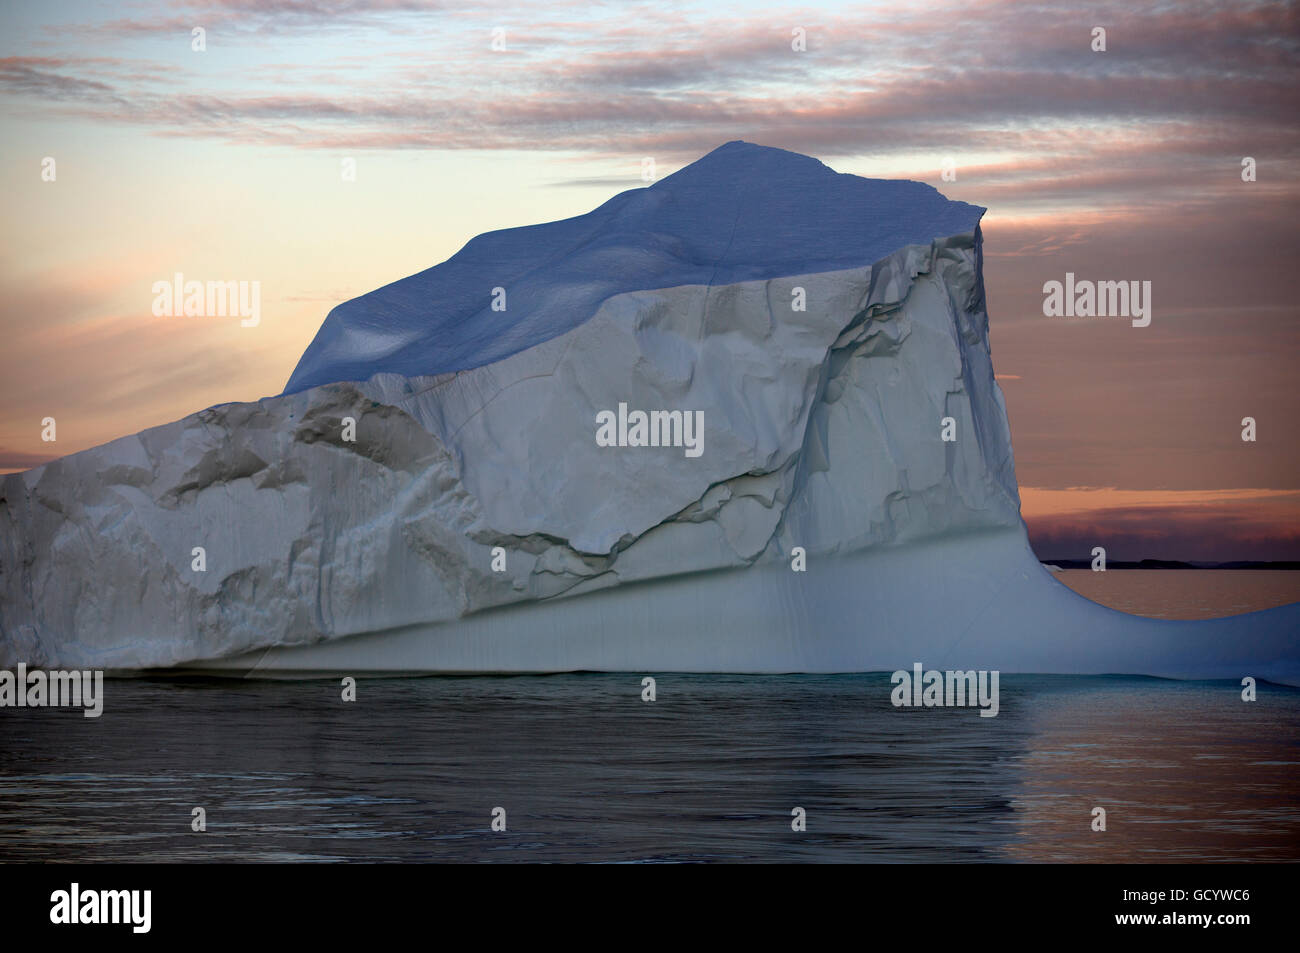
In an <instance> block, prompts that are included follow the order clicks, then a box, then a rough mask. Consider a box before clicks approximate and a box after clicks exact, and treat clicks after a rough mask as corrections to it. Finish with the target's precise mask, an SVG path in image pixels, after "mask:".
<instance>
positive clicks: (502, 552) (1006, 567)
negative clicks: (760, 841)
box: [0, 142, 1300, 683]
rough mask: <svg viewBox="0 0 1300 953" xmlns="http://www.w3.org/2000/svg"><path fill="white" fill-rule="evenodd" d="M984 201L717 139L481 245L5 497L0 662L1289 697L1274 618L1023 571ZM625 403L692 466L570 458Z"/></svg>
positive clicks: (665, 451) (16, 480) (604, 451)
mask: <svg viewBox="0 0 1300 953" xmlns="http://www.w3.org/2000/svg"><path fill="white" fill-rule="evenodd" d="M982 212H983V210H982V209H980V208H977V207H975V206H971V205H966V204H964V203H960V202H951V201H948V200H947V199H945V198H944V197H943V196H942V195H940V194H939V193H938V192H937V191H935V190H934V189H932V188H930V187H929V186H926V185H922V184H919V183H915V182H894V181H881V180H872V179H863V178H860V177H857V176H851V175H840V174H837V173H835V172H833V171H831V170H830V169H828V168H827V167H825V166H824V165H822V164H821V163H819V162H817V161H816V160H814V159H810V158H808V157H806V156H800V155H797V154H794V153H790V152H783V151H781V150H776V149H767V148H763V147H759V146H754V145H749V144H746V143H739V142H734V143H728V144H727V145H725V146H723V147H721V148H719V149H717V150H715V151H714V152H712V153H710V154H709V155H707V156H705V157H704V158H703V159H701V160H699V161H698V162H696V163H694V164H692V165H690V166H687V167H686V168H685V169H683V170H682V171H680V172H678V173H676V174H675V175H672V176H669V177H667V178H665V179H663V180H662V181H660V182H657V183H655V184H654V185H652V186H650V187H648V188H644V189H634V190H632V191H629V192H625V193H623V194H621V195H619V196H616V197H615V198H613V199H611V200H610V201H609V202H606V203H605V204H604V205H602V206H601V207H600V208H598V209H596V210H595V211H593V212H591V213H589V214H587V215H584V216H579V217H578V218H573V219H568V220H565V221H562V222H555V223H550V224H547V225H537V226H531V227H527V228H518V229H510V230H506V231H502V232H494V233H489V234H487V235H482V236H479V237H478V238H476V239H474V240H473V241H471V242H470V243H469V244H468V245H466V246H465V248H464V249H462V250H461V251H460V252H459V253H458V254H457V255H455V256H453V257H452V258H451V259H450V260H448V261H447V262H445V263H443V264H441V265H438V266H436V267H434V268H431V269H429V270H428V271H425V272H421V273H420V274H417V275H413V276H411V277H409V278H406V279H403V280H402V281H398V282H395V283H394V284H392V285H388V286H387V287H384V288H381V289H379V290H377V291H374V292H371V293H370V294H367V295H363V296H362V297H360V298H356V299H354V300H352V301H349V302H346V303H345V304H342V305H340V306H339V307H337V308H335V309H334V310H333V311H332V312H331V313H330V315H329V316H328V317H327V319H326V320H325V322H324V324H323V325H322V327H321V330H320V332H319V333H318V335H317V337H316V339H315V340H314V341H313V342H312V343H311V345H310V347H308V349H307V351H306V352H305V353H304V355H303V357H302V359H301V361H300V362H299V364H298V366H297V368H296V369H295V371H294V372H293V375H292V377H291V378H290V380H289V382H288V385H287V386H286V388H285V392H284V394H282V395H280V396H278V397H271V398H266V399H264V400H261V401H258V402H256V403H248V404H244V403H234V404H224V405H220V406H217V407H213V408H210V409H208V410H205V411H202V412H200V413H198V414H194V415H191V416H190V417H187V418H185V419H183V420H181V421H177V422H176V423H173V424H169V425H166V426H163V427H158V428H154V429H151V430H147V431H144V432H143V433H140V434H138V435H135V436H131V437H126V438H123V439H121V440H116V441H114V442H112V443H110V444H106V445H105V446H103V447H98V448H95V449H92V450H88V451H85V452H83V453H79V454H75V455H73V456H70V457H66V458H64V459H62V460H58V461H55V462H53V463H50V464H48V465H46V466H44V467H39V468H37V469H35V470H31V471H28V472H26V473H22V474H15V475H11V476H9V477H5V478H4V480H3V483H2V484H0V663H3V664H14V663H16V662H18V661H25V662H27V663H28V664H33V665H48V666H51V667H54V666H59V667H72V666H78V667H83V666H98V667H108V668H121V669H138V668H149V667H171V666H180V667H185V668H201V667H210V668H213V669H215V670H221V671H229V672H250V671H252V672H256V673H265V674H273V673H293V672H303V673H307V672H336V671H347V672H364V671H379V672H383V671H391V672H418V671H561V670H578V669H594V670H615V671H622V670H631V671H737V672H800V671H818V672H828V671H831V672H833V671H866V670H881V669H883V670H893V669H896V668H907V667H909V666H910V665H911V664H912V663H913V662H914V661H918V660H919V661H922V662H924V663H925V665H926V666H927V667H934V668H941V669H942V668H963V669H970V668H975V669H999V670H1001V671H1006V672H1058V673H1100V672H1124V673H1140V674H1150V675H1168V676H1176V677H1232V678H1239V677H1242V676H1245V675H1251V676H1254V677H1256V678H1267V679H1273V680H1276V681H1284V682H1291V683H1298V682H1300V664H1297V658H1298V656H1300V652H1298V651H1297V648H1296V646H1295V637H1294V633H1295V632H1296V631H1298V630H1300V605H1293V606H1287V607H1283V608H1281V609H1274V610H1270V611H1267V612H1260V613H1252V614H1249V615H1245V616H1236V617H1232V618H1229V619H1220V620H1211V621H1205V622H1179V623H1174V622H1162V621H1156V620H1149V619H1139V618H1136V617H1132V616H1127V615H1124V614H1122V613H1118V612H1114V611H1112V610H1109V609H1105V608H1102V607H1100V606H1097V605H1094V604H1093V603H1091V602H1088V601H1087V600H1085V599H1082V598H1081V597H1079V596H1077V595H1075V594H1074V593H1073V592H1071V591H1070V590H1068V589H1067V588H1066V587H1064V586H1062V585H1060V584H1059V583H1057V582H1056V581H1055V580H1053V579H1052V578H1051V575H1050V573H1049V572H1048V571H1047V570H1045V569H1044V568H1043V567H1042V566H1041V565H1040V564H1039V563H1038V562H1037V560H1036V559H1035V558H1034V556H1033V554H1032V553H1031V551H1030V549H1029V546H1028V542H1027V538H1026V535H1025V530H1024V525H1023V523H1022V522H1021V519H1020V516H1019V498H1018V495H1017V489H1016V481H1015V472H1014V466H1013V460H1012V453H1011V440H1010V432H1009V429H1008V424H1007V417H1006V411H1005V407H1004V405H1003V401H1002V396H1001V393H1000V391H999V389H998V387H997V384H996V383H995V382H994V378H993V367H992V364H991V361H990V354H989V341H988V317H987V313H986V310H985V304H984V292H983V282H982V274H981V264H982V263H981V236H980V230H979V224H978V223H979V218H980V215H981V214H982ZM494 301H496V302H498V304H500V303H504V309H503V310H495V309H494V308H493V302H494ZM796 302H804V303H805V305H806V307H805V309H804V310H800V309H799V308H798V307H797V306H796ZM620 404H625V405H626V407H627V408H633V409H643V410H664V411H683V412H694V411H702V412H703V417H702V419H703V432H702V444H701V449H702V452H700V453H699V455H698V456H695V455H691V454H688V453H685V452H684V451H683V448H682V447H680V446H670V447H669V446H666V447H609V446H600V445H598V443H597V440H596V432H597V414H599V413H600V412H601V411H604V410H610V411H616V410H617V409H618V407H619V405H620ZM349 417H350V418H352V419H353V420H355V422H356V425H355V440H347V439H345V427H344V420H345V418H349ZM944 418H952V424H951V427H952V428H955V429H954V432H955V436H956V439H955V440H952V441H945V440H943V439H941V431H942V429H943V424H942V421H943V419H944ZM200 546H201V547H203V548H204V550H205V558H206V572H196V571H194V570H193V568H192V562H193V558H194V557H193V549H194V547H200ZM494 551H495V552H497V553H498V556H497V559H496V560H495V561H496V566H497V568H501V562H502V556H503V558H504V571H500V572H498V571H494V567H493V564H494ZM800 551H801V552H802V553H803V559H804V560H805V561H806V571H802V572H796V571H794V569H793V568H792V563H793V562H794V561H795V559H796V555H797V553H798V552H800Z"/></svg>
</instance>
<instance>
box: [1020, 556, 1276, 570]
mask: <svg viewBox="0 0 1300 953" xmlns="http://www.w3.org/2000/svg"><path fill="white" fill-rule="evenodd" d="M1039 562H1041V563H1042V564H1043V565H1044V566H1048V565H1050V566H1055V567H1056V568H1058V569H1091V568H1092V560H1091V559H1039ZM1106 569H1107V570H1111V569H1293V570H1294V569H1300V560H1295V559H1282V560H1274V561H1272V562H1267V561H1262V560H1236V561H1233V562H1226V563H1201V562H1195V563H1192V562H1183V561H1182V560H1178V559H1141V560H1137V561H1133V560H1131V559H1107V560H1106Z"/></svg>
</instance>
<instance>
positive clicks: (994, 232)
mask: <svg viewBox="0 0 1300 953" xmlns="http://www.w3.org/2000/svg"><path fill="white" fill-rule="evenodd" d="M954 24H959V28H954ZM1095 25H1102V26H1105V27H1106V28H1107V30H1108V49H1107V51H1106V52H1105V53H1096V52H1093V51H1092V50H1091V49H1090V48H1089V43H1090V31H1091V29H1092V28H1093V26H1095ZM196 26H199V27H203V28H204V29H205V30H206V31H207V34H206V43H207V50H206V52H202V53H199V52H194V51H192V50H191V35H190V30H191V28H192V27H196ZM496 27H500V28H502V29H503V30H504V39H505V47H506V48H505V50H504V51H494V50H492V48H491V42H492V30H493V29H494V28H496ZM795 27H802V28H803V29H805V30H806V32H807V47H808V48H807V51H806V52H802V53H796V52H794V51H792V50H791V47H790V43H791V31H792V29H794V28H795ZM1298 50H1300V14H1298V13H1297V8H1296V6H1295V4H1277V3H1268V4H1251V3H1218V2H1203V0H1187V2H1170V3H1151V4H1145V5H1139V6H1135V5H1133V4H1132V3H1129V2H1119V0H1115V2H1103V3H1095V4H1082V5H1080V4H1057V5H1052V4H1045V3H1044V4H1039V3H1021V2H1006V0H984V2H979V3H963V4H956V3H954V4H945V3H937V4H914V3H902V2H898V3H865V4H864V3H831V2H827V3H814V4H798V5H795V6H790V7H785V6H768V5H764V6H763V7H758V8H756V7H753V6H749V5H745V4H731V5H727V4H712V3H693V4H673V3H631V4H627V3H595V4H592V3H586V2H584V3H548V4H538V3H509V4H504V3H481V4H475V3H469V4H466V3H455V4H440V3H436V2H430V3H426V2H419V0H265V2H261V0H199V2H178V3H174V4H161V3H149V2H128V3H113V2H103V3H91V2H74V0H55V2H48V3H40V4H9V5H6V6H5V8H4V9H3V11H2V12H0V187H2V188H3V192H4V196H5V203H4V218H3V227H2V228H0V252H3V255H2V257H0V301H2V302H3V304H0V337H2V339H3V341H4V346H3V347H2V348H0V381H3V386H4V398H5V401H4V412H3V414H0V472H3V471H7V470H13V469H23V468H26V467H29V466H33V465H36V464H37V463H39V462H41V461H42V460H44V459H47V458H49V457H51V456H56V455H61V454H64V453H71V452H74V451H76V450H79V449H84V448H86V447H89V446H92V445H95V444H98V443H101V442H104V441H106V440H109V439H112V438H114V437H117V436H121V435H125V434H129V433H133V432H135V431H137V430H139V429H141V428H143V427H147V426H152V425H156V424H161V423H164V422H167V421H170V420H173V419H176V418H178V417H180V416H183V415H185V414H187V413H190V412H193V411H195V410H198V409H201V408H203V407H205V406H209V405H211V404H214V403H219V402H224V401H228V400H253V399H257V398H260V397H264V396H268V395H271V394H275V393H278V392H279V390H280V389H281V388H282V387H283V385H284V383H285V381H286V379H287V378H288V375H289V373H290V371H291V370H292V368H293V366H294V364H295V363H296V361H297V358H298V356H299V355H300V354H301V352H302V350H303V349H304V348H305V347H306V345H307V343H308V342H309V341H310V340H311V338H312V336H313V335H314V333H315V331H316V329H317V327H318V326H319V325H320V322H321V321H322V320H323V319H324V317H325V314H326V313H327V312H328V310H329V309H330V308H331V307H332V306H333V305H334V304H337V303H338V302H339V301H342V300H345V299H346V298H349V297H353V296H355V295H358V294H361V293H363V292H365V291H368V290H371V289H373V288H375V287H378V286H380V285H383V284H387V283H388V282H391V281H393V280H396V279H398V278H400V277H403V276H405V275H408V274H411V273H414V272H416V271H420V270H423V269H425V268H427V267H429V266H430V265H433V264H435V263H437V262H439V261H441V260H443V259H445V258H447V257H448V256H449V255H451V254H453V253H454V252H455V251H456V250H457V249H459V248H460V247H461V246H462V245H464V244H465V242H467V241H468V240H469V239H470V238H472V237H473V236H474V235H476V234H479V233H481V232H484V231H489V230H492V229H497V228H505V227H513V226H518V225H526V224H531V223H535V222H543V221H550V220H554V219H558V218H565V217H569V216H573V215H578V214H582V213H584V212H587V211H589V210H590V209H592V208H593V207H595V206H596V205H598V204H600V203H601V202H603V201H605V200H606V199H608V198H609V197H611V196H612V195H614V194H616V193H617V192H619V191H621V190H623V189H624V188H635V187H638V186H639V185H640V184H641V182H640V178H639V176H640V172H641V162H642V158H643V157H645V156H650V157H653V158H654V159H655V162H656V171H657V173H658V175H659V176H663V175H666V174H668V173H671V172H672V171H675V170H676V169H678V168H680V167H681V166H682V165H684V164H685V163H687V162H690V161H692V160H694V159H695V158H698V157H699V156H700V155H702V154H704V153H705V152H708V151H709V150H711V149H713V148H715V147H716V146H718V145H721V144H722V143H723V142H726V141H728V140H730V139H736V138H743V139H746V140H749V141H751V142H758V143H761V144H764V145H772V146H779V147H783V148H788V149H793V150H796V151H799V152H804V153H807V154H809V155H813V156H816V157H817V158H819V159H822V160H823V161H825V162H827V164H829V165H831V166H832V167H833V168H835V169H837V170H839V171H842V172H853V173H857V174H862V175H871V176H879V177H885V178H913V179H918V180H921V181H925V182H928V183H930V184H932V185H934V186H936V187H937V188H939V189H940V190H941V191H943V192H944V194H946V195H948V196H949V197H950V198H954V199H960V200H963V201H967V202H971V203H974V204H977V205H981V206H985V207H987V208H988V209H989V211H988V214H987V215H986V217H985V220H984V231H985V240H986V248H985V253H986V269H987V274H986V279H987V285H988V292H989V309H990V314H991V319H992V343H993V357H994V364H995V367H996V368H997V370H998V372H999V375H1000V377H1002V378H1003V380H1002V386H1003V389H1004V391H1005V393H1006V397H1007V404H1008V408H1009V413H1010V418H1011V424H1012V434H1013V440H1014V446H1015V450H1016V462H1017V469H1018V473H1019V476H1020V479H1021V482H1022V485H1024V486H1026V487H1035V488H1040V489H1035V490H1033V491H1026V495H1025V512H1026V515H1027V517H1030V522H1031V528H1033V526H1034V522H1033V517H1034V516H1035V514H1038V515H1041V516H1042V517H1043V518H1045V519H1046V518H1048V517H1051V518H1056V517H1059V516H1060V515H1061V514H1065V513H1071V512H1073V513H1078V514H1086V513H1092V512H1094V511H1095V510H1096V509H1097V507H1098V506H1099V505H1100V502H1101V501H1100V498H1099V497H1096V496H1087V495H1085V494H1082V493H1080V492H1079V491H1074V490H1067V488H1068V487H1080V486H1094V487H1096V486H1113V487H1116V488H1118V489H1117V490H1116V491H1114V492H1117V493H1121V494H1122V493H1135V494H1138V495H1137V496H1132V497H1124V498H1123V499H1120V498H1119V497H1112V499H1110V500H1109V502H1108V503H1107V505H1108V506H1110V505H1116V506H1118V505H1121V503H1122V505H1123V506H1125V507H1130V506H1137V507H1139V508H1140V507H1141V506H1143V505H1146V504H1155V503H1167V504H1170V505H1172V506H1176V507H1177V508H1178V509H1179V512H1180V513H1183V514H1184V515H1186V517H1187V518H1188V519H1190V520H1192V521H1193V522H1195V520H1196V519H1198V518H1199V516H1198V515H1197V514H1198V513H1199V514H1200V515H1207V514H1209V513H1210V512H1211V510H1213V511H1214V512H1215V513H1218V512H1219V509H1218V508H1221V507H1225V506H1235V507H1239V508H1243V509H1239V510H1237V511H1234V512H1245V511H1246V510H1249V509H1250V508H1252V507H1254V508H1255V509H1254V510H1251V512H1254V513H1256V515H1258V516H1259V517H1260V519H1261V520H1263V521H1264V522H1269V521H1271V523H1272V524H1273V525H1275V526H1276V533H1274V535H1273V537H1272V540H1273V541H1272V542H1268V543H1261V542H1259V540H1260V538H1261V537H1260V536H1259V534H1258V533H1256V532H1255V530H1254V529H1252V530H1251V532H1250V534H1249V536H1248V537H1247V536H1242V537H1240V538H1241V539H1247V538H1248V539H1249V540H1251V542H1250V543H1249V544H1248V545H1246V544H1244V543H1243V544H1242V545H1241V546H1237V545H1236V544H1235V543H1230V542H1226V541H1225V542H1223V544H1222V545H1221V546H1219V547H1218V549H1216V550H1215V551H1216V552H1218V551H1219V550H1222V551H1223V555H1224V558H1283V556H1284V555H1285V556H1286V557H1287V558H1300V545H1297V542H1296V539H1297V537H1300V529H1298V527H1300V504H1298V503H1297V500H1296V498H1295V495H1294V493H1295V491H1300V474H1298V472H1297V470H1298V468H1297V466H1296V462H1297V450H1296V447H1297V439H1296V438H1297V436H1300V434H1297V429H1298V427H1297V424H1296V422H1295V421H1297V420H1300V391H1297V389H1296V388H1295V386H1294V383H1293V380H1294V374H1293V372H1292V369H1291V362H1292V361H1293V359H1294V356H1295V354H1296V353H1297V349H1296V345H1297V343H1300V342H1298V341H1297V337H1298V335H1297V331H1296V328H1297V324H1296V319H1297V317H1300V315H1297V305H1296V304H1295V301H1294V294H1293V291H1292V290H1291V286H1292V284H1293V283H1292V282H1291V278H1290V276H1291V273H1292V271H1293V270H1294V267H1293V264H1292V262H1293V259H1294V254H1295V252H1296V249H1297V244H1296V239H1297V237H1300V236H1298V229H1297V226H1296V224H1295V223H1296V221H1297V212H1300V175H1298V174H1297V164H1296V160H1297V158H1298V157H1300V147H1298V146H1300V134H1298V132H1297V130H1298V129H1300V126H1298V125H1297V121H1296V120H1297V119H1298V118H1300V109H1298V108H1297V107H1298V106H1300V93H1297V88H1298V87H1297V84H1296V67H1297V64H1298V61H1300V54H1298V52H1297V51H1298ZM47 156H49V157H54V159H55V160H56V162H57V180H56V181H54V182H44V181H42V179H41V168H42V167H41V163H42V160H43V158H44V157H47ZM1243 156H1253V157H1255V158H1256V160H1257V163H1258V181H1256V182H1254V183H1249V184H1247V183H1243V182H1242V181H1241V177H1240V171H1241V167H1240V162H1241V159H1242V157H1243ZM948 157H951V158H952V159H953V161H954V162H955V165H956V170H957V178H956V181H955V182H944V181H942V179H941V177H940V167H941V164H942V162H943V160H944V159H945V158H948ZM345 158H351V159H354V160H355V161H356V169H357V179H356V181H355V182H345V181H343V180H342V177H341V175H340V163H341V160H343V159H345ZM1067 270H1069V271H1073V272H1075V273H1076V274H1078V275H1080V276H1084V277H1092V278H1116V279H1146V280H1151V281H1152V282H1153V285H1154V287H1155V293H1154V299H1155V308H1156V313H1155V320H1154V322H1153V324H1152V326H1151V327H1150V328H1147V329H1144V330H1143V331H1138V330H1135V329H1132V328H1127V327H1123V326H1121V325H1119V324H1106V323H1104V322H1095V321H1094V322H1079V323H1075V324H1073V325H1070V324H1066V323H1061V322H1051V321H1048V319H1045V318H1043V316H1042V313H1041V303H1042V292H1041V288H1042V284H1043V282H1044V281H1047V280H1050V279H1058V280H1059V279H1060V278H1061V277H1062V276H1063V275H1064V273H1065V272H1066V271H1067ZM175 272H182V273H183V274H184V275H185V276H186V277H187V278H193V279H197V280H244V281H259V282H260V286H261V310H262V322H261V324H260V325H259V326H258V327H257V328H241V327H240V325H239V321H238V319H236V318H219V317H213V318H172V317H166V318H157V317H154V316H153V315H152V314H151V311H150V305H151V302H152V294H151V291H150V289H151V286H152V284H153V283H154V282H155V281H159V280H169V279H170V278H171V277H172V275H173V274H174V273H175ZM1246 415H1252V416H1255V417H1256V418H1258V420H1259V421H1260V439H1259V441H1258V442H1257V443H1255V444H1253V445H1247V447H1246V448H1243V446H1242V444H1241V441H1240V439H1239V431H1240V426H1239V421H1240V419H1241V418H1242V417H1243V416H1246ZM45 416H54V417H55V418H56V419H57V420H58V427H59V439H58V442H57V448H54V447H52V446H51V445H49V444H46V443H43V442H42V441H41V439H40V421H41V419H42V418H43V417H45ZM1247 488H1255V489H1258V488H1263V489H1262V490H1259V495H1257V496H1242V495H1240V494H1241V493H1242V492H1244V491H1245V490H1246V489H1247ZM1252 492H1253V490H1252ZM1062 494H1064V495H1062ZM1143 494H1145V495H1143ZM1153 494H1154V495H1153ZM1160 494H1170V495H1167V496H1164V497H1161V496H1160ZM1197 507H1203V509H1200V510H1197ZM1159 509H1160V511H1161V513H1164V514H1167V511H1168V510H1169V507H1168V506H1161V507H1159ZM1152 512H1154V509H1153V510H1152ZM1180 518H1181V517H1180ZM1160 519H1161V520H1165V521H1166V522H1165V523H1162V524H1161V525H1170V524H1169V523H1168V522H1167V521H1168V519H1169V517H1168V516H1167V515H1162V516H1161V517H1160ZM1184 525H1191V524H1190V523H1187V524H1184ZM1198 525H1199V524H1198ZM1052 538H1053V539H1057V538H1058V537H1052ZM1135 538H1136V537H1135ZM1149 538H1150V537H1148V536H1143V537H1142V539H1143V540H1148V539H1149ZM1233 538H1234V539H1235V538H1236V537H1233ZM1060 539H1062V540H1064V537H1060ZM1226 539H1227V537H1225V540H1226ZM1062 545H1066V543H1065V542H1063V543H1062ZM1069 545H1072V544H1069ZM1234 547H1236V548H1234ZM1211 548H1213V547H1211ZM1243 549H1248V550H1249V552H1243V551H1242V550H1243ZM1228 550H1231V551H1230V552H1229V551H1228ZM1057 555H1059V553H1058V554H1057ZM1133 555H1134V556H1144V555H1164V554H1163V553H1151V552H1146V551H1144V552H1140V553H1135V554H1133ZM1174 555H1177V554H1174ZM1115 558H1126V557H1125V556H1124V555H1122V554H1117V555H1116V556H1115ZM1200 558H1204V556H1202V557H1200Z"/></svg>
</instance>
